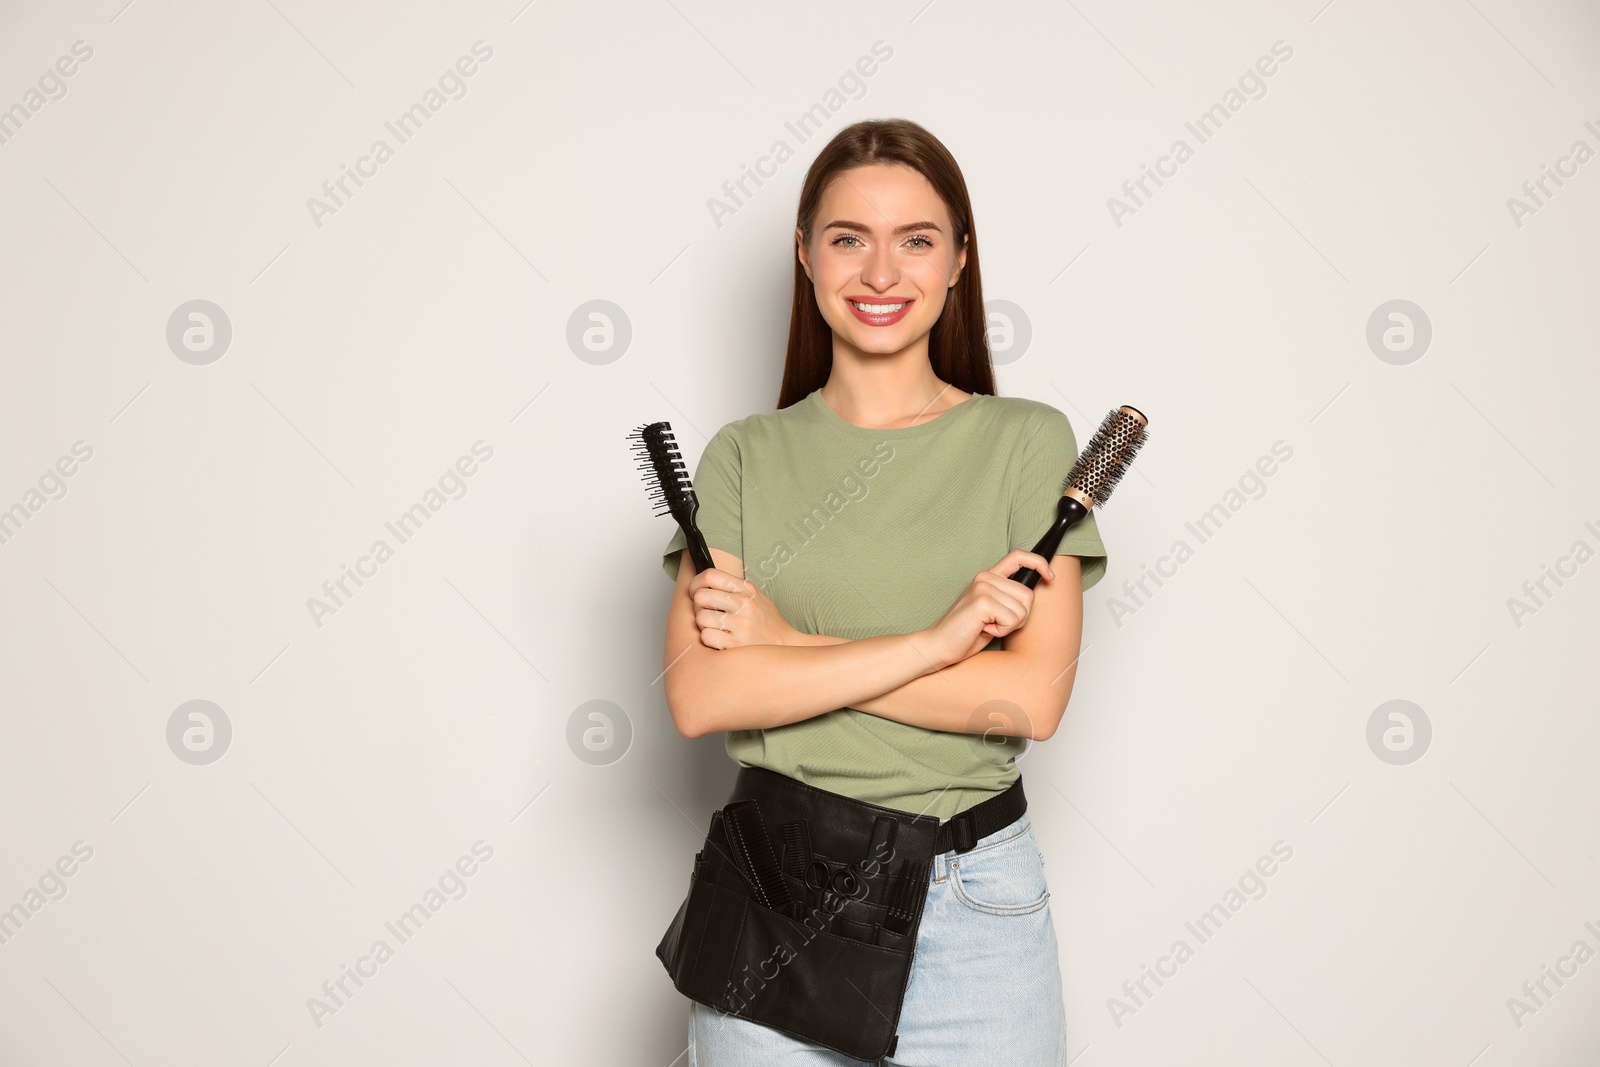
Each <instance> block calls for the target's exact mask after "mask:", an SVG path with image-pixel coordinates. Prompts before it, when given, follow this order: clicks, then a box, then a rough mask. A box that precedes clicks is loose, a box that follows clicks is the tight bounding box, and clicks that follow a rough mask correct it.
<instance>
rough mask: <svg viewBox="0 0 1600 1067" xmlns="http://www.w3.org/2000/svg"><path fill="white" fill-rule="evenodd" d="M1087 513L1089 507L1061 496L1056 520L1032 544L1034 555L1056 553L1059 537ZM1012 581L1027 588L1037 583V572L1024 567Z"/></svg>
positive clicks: (1012, 577)
mask: <svg viewBox="0 0 1600 1067" xmlns="http://www.w3.org/2000/svg"><path fill="white" fill-rule="evenodd" d="M1088 514H1089V509H1088V508H1086V507H1084V506H1083V505H1082V504H1080V503H1078V502H1077V501H1076V500H1074V499H1073V498H1072V497H1070V496H1063V497H1062V498H1061V502H1060V503H1058V504H1057V505H1056V521H1055V523H1054V524H1053V525H1052V526H1051V527H1050V529H1048V530H1046V531H1045V535H1044V536H1043V537H1041V538H1039V543H1038V544H1036V545H1034V546H1033V552H1034V555H1037V556H1043V557H1044V558H1045V559H1049V558H1050V557H1052V556H1054V555H1055V554H1056V548H1057V546H1059V545H1060V544H1061V539H1062V538H1063V537H1065V536H1067V531H1068V530H1070V529H1072V528H1073V527H1074V526H1076V525H1077V524H1078V523H1080V522H1082V521H1083V519H1084V516H1086V515H1088ZM1011 580H1012V581H1013V582H1021V583H1022V584H1023V585H1025V586H1027V587H1028V588H1029V589H1032V588H1034V587H1035V586H1037V585H1038V584H1039V572H1038V571H1036V570H1034V569H1033V568H1032V567H1024V568H1022V569H1021V570H1020V571H1018V572H1017V573H1015V574H1013V575H1012V576H1011Z"/></svg>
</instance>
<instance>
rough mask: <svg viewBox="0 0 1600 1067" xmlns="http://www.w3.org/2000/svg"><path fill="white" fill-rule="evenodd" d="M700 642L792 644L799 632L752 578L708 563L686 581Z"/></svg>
mask: <svg viewBox="0 0 1600 1067" xmlns="http://www.w3.org/2000/svg"><path fill="white" fill-rule="evenodd" d="M689 596H690V599H691V600H693V601H694V621H695V625H696V626H698V627H699V628H700V643H701V644H703V645H706V646H708V647H710V648H719V649H721V648H740V647H742V646H744V645H788V644H795V643H796V641H795V640H794V639H795V638H797V637H799V636H800V632H799V631H798V630H796V629H795V628H794V627H793V626H790V625H789V620H787V619H785V618H784V617H783V614H782V613H781V612H779V611H778V606H777V605H776V604H774V603H773V602H772V601H771V600H770V599H768V598H767V595H766V594H765V593H763V592H762V591H761V590H760V588H758V587H757V586H756V585H755V583H754V582H750V581H746V580H745V579H743V578H735V577H734V576H733V575H731V574H729V573H728V572H727V571H725V570H720V569H718V568H716V567H708V568H707V569H706V570H703V571H701V572H700V573H699V574H697V575H695V576H694V578H693V579H691V580H690V582H689Z"/></svg>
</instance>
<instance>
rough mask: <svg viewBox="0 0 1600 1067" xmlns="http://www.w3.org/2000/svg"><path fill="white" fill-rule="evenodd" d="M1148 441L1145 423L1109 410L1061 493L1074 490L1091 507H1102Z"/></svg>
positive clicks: (1120, 411)
mask: <svg viewBox="0 0 1600 1067" xmlns="http://www.w3.org/2000/svg"><path fill="white" fill-rule="evenodd" d="M1149 438H1150V434H1149V431H1148V430H1147V428H1146V424H1145V423H1144V422H1142V421H1141V420H1140V419H1139V418H1138V417H1137V416H1134V415H1131V414H1129V413H1128V412H1127V411H1123V410H1121V409H1116V410H1113V411H1111V412H1110V413H1109V414H1107V415H1106V417H1105V419H1104V421H1102V422H1101V423H1100V428H1099V429H1097V430H1095V432H1094V436H1093V437H1091V438H1089V444H1088V445H1087V446H1086V447H1085V448H1084V450H1083V452H1082V453H1081V454H1080V455H1079V456H1078V461H1077V462H1076V463H1074V464H1073V465H1072V470H1071V471H1070V472H1069V473H1068V474H1067V477H1066V479H1065V480H1064V481H1062V483H1061V491H1062V492H1063V493H1065V492H1066V491H1067V490H1069V489H1076V490H1078V491H1079V492H1081V493H1083V494H1084V495H1085V496H1087V497H1089V499H1090V500H1091V501H1092V504H1093V506H1095V507H1099V506H1101V505H1103V504H1104V503H1105V502H1106V501H1107V500H1109V499H1111V491H1112V490H1113V489H1115V488H1116V486H1117V483H1118V482H1120V481H1121V480H1122V476H1123V475H1124V474H1126V473H1128V466H1129V465H1130V464H1131V463H1132V462H1133V457H1134V454H1135V453H1136V452H1138V451H1139V449H1140V448H1142V447H1144V443H1145V442H1146V441H1147V440H1149Z"/></svg>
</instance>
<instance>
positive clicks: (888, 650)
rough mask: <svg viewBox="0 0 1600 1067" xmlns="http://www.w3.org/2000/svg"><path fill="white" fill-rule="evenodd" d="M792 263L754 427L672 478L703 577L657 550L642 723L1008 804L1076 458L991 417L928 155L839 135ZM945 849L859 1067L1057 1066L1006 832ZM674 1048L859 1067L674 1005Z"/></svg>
mask: <svg viewBox="0 0 1600 1067" xmlns="http://www.w3.org/2000/svg"><path fill="white" fill-rule="evenodd" d="M795 245H796V266H795V285H794V300H793V306H792V312H791V319H790V329H789V343H788V354H787V359H786V362H785V365H784V372H783V386H782V392H781V395H780V397H779V400H778V407H777V410H776V411H773V412H771V413H763V414H756V415H752V416H750V417H748V418H745V419H741V420H739V421H737V422H733V423H729V424H728V425H726V426H724V427H722V429H720V430H719V431H718V432H717V433H716V435H715V436H714V437H713V438H712V439H711V441H710V442H709V443H708V444H707V446H706V449H705V451H704V453H703V454H702V457H701V460H700V463H699V466H698V468H697V471H696V475H695V480H694V485H695V491H696V494H697V496H698V498H699V501H700V511H699V525H700V529H701V531H702V533H703V534H704V535H705V538H706V541H707V544H708V545H709V546H710V549H711V555H712V559H713V560H714V562H715V564H716V565H715V567H713V568H711V569H709V570H706V571H705V572H703V573H700V574H696V573H695V571H694V565H693V563H692V562H691V561H690V559H689V553H688V552H687V550H686V549H685V544H686V542H685V538H684V536H683V533H682V531H679V532H678V533H677V534H676V535H675V537H674V538H673V540H672V542H670V543H669V544H668V545H667V548H666V550H665V552H664V555H663V568H664V569H665V571H666V573H667V574H668V576H670V577H672V578H674V579H675V580H676V582H677V586H676V590H675V592H674V595H673V597H672V602H671V608H670V610H669V613H668V618H667V626H666V645H665V665H666V667H667V670H666V674H665V676H664V684H665V690H666V698H667V704H668V707H669V709H670V711H671V714H672V717H673V721H674V723H675V724H676V726H677V728H678V730H679V731H680V732H681V733H682V734H684V735H685V736H687V737H699V736H702V735H705V734H709V733H724V732H725V733H726V740H725V743H726V747H727V751H728V754H729V755H730V756H731V757H732V758H733V759H734V760H735V761H737V762H738V763H739V764H740V765H741V767H760V768H766V769H768V770H770V771H775V772H777V773H778V774H781V775H785V776H787V777H788V778H791V779H795V780H798V781H800V782H803V783H806V784H807V785H809V786H812V787H815V788H816V789H820V790H826V791H828V792H830V793H834V794H839V795H842V796H845V797H849V798H853V799H854V800H857V801H864V802H869V803H871V804H875V805H880V806H881V807H884V808H890V809H895V810H896V811H899V812H907V813H915V814H918V815H934V816H937V817H938V818H939V819H940V820H950V819H952V817H953V816H956V815H957V814H958V813H961V812H963V811H967V810H968V809H973V808H974V807H975V805H978V804H979V803H981V802H983V801H986V800H989V799H990V798H994V797H996V796H998V795H999V794H1001V793H1006V792H1007V791H1008V790H1009V791H1010V793H1011V794H1017V793H1020V788H1019V789H1010V787H1011V786H1013V784H1014V783H1015V784H1017V785H1018V786H1019V787H1020V783H1018V782H1017V779H1018V778H1019V776H1020V771H1019V769H1018V766H1017V763H1016V759H1017V757H1018V756H1019V755H1021V754H1022V753H1024V752H1025V751H1026V750H1027V747H1028V744H1029V743H1030V741H1038V740H1044V739H1047V738H1049V737H1050V736H1051V735H1052V734H1053V733H1054V732H1055V730H1056V727H1057V725H1058V724H1059V723H1060V721H1061V718H1062V715H1063V713H1064V711H1065V709H1066V706H1067V702H1068V699H1069V697H1070V696H1071V693H1072V686H1073V680H1074V678H1075V676H1076V663H1077V658H1078V652H1079V643H1080V636H1081V626H1082V615H1083V590H1084V589H1087V588H1088V587H1089V586H1090V585H1092V584H1093V583H1094V582H1095V581H1097V580H1098V579H1099V578H1100V577H1101V575H1103V574H1104V572H1105V563H1106V552H1105V548H1104V546H1103V545H1102V544H1101V541H1100V536H1099V531H1098V528H1097V526H1096V524H1095V521H1094V516H1093V514H1092V513H1091V515H1090V516H1089V517H1088V518H1086V519H1084V520H1083V521H1082V522H1080V523H1079V524H1078V525H1077V526H1075V527H1074V528H1073V529H1072V530H1070V531H1069V532H1068V535H1067V537H1066V538H1065V540H1064V541H1063V542H1062V544H1061V547H1060V548H1059V549H1058V551H1057V554H1056V556H1055V557H1054V559H1051V560H1046V559H1043V558H1041V557H1040V556H1037V555H1035V554H1033V553H1032V552H1029V551H1026V550H1023V549H1020V548H1017V547H1015V546H1017V545H1031V544H1033V543H1034V542H1035V541H1036V540H1037V539H1038V537H1039V535H1040V534H1042V533H1043V532H1044V531H1045V530H1046V529H1047V528H1048V527H1049V525H1050V522H1051V521H1052V519H1053V517H1054V515H1055V505H1056V501H1057V500H1058V499H1059V497H1060V495H1061V483H1062V479H1063V478H1064V477H1065V475H1066V473H1067V471H1068V470H1069V469H1070V468H1071V466H1072V463H1073V461H1074V459H1075V458H1076V455H1077V446H1076V441H1075V439H1074V436H1073V433H1072V429H1071V427H1070V425H1069V424H1068V422H1067V419H1066V416H1064V415H1063V414H1062V413H1061V412H1060V411H1058V410H1057V409H1055V408H1054V407H1052V406H1050V405H1048V404H1044V403H1041V402H1038V401H1034V400H1029V399H1024V398H1016V397H1011V398H1002V397H999V396H996V395H995V390H994V374H993V368H992V365H991V362H990V357H989V349H988V341H987V333H986V326H987V324H986V321H985V316H984V312H983V296H982V291H981V286H980V281H979V272H978V246H977V236H976V233H975V231H974V227H973V217H972V207H971V203H970V201H969V199H968V195H967V189H966V184H965V181H964V180H963V178H962V176H961V172H960V169H959V168H958V167H957V165H956V163H955V160H954V159H953V158H952V157H951V155H950V153H949V152H948V151H947V150H946V148H945V147H944V145H943V144H941V143H940V142H939V141H938V139H937V138H935V137H934V136H933V135H932V134H930V133H929V132H928V131H926V130H925V129H923V128H922V127H921V126H919V125H917V124H915V123H913V122H909V121H904V120H890V121H868V122H860V123H856V124H855V125H853V126H850V127H848V128H846V129H844V130H842V131H840V133H839V134H838V135H837V136H835V137H834V138H833V140H832V141H831V142H830V143H829V144H828V145H827V147H825V148H824V149H823V150H822V152H821V154H820V155H819V156H818V157H817V159H816V160H815V162H814V163H813V164H812V166H811V168H810V170H809V171H808V173H807V175H806V178H805V182H804V185H803V187H802V189H801V195H800V203H799V210H798V213H797V225H796V227H795ZM1024 567H1031V568H1033V569H1034V570H1036V571H1038V572H1039V573H1040V576H1041V580H1040V583H1039V585H1038V587H1037V588H1036V589H1029V588H1028V587H1027V586H1025V585H1023V584H1021V583H1020V582H1015V581H1012V580H1011V579H1010V577H1009V576H1010V575H1011V574H1013V573H1015V572H1016V571H1018V570H1020V569H1021V568H1024ZM980 653H981V654H980ZM966 843H967V844H968V845H969V846H970V847H968V848H966V849H963V850H961V851H959V852H957V851H955V850H951V851H947V852H944V853H942V854H939V855H935V856H934V857H933V861H932V867H931V871H930V873H929V879H928V887H927V895H926V898H925V904H924V907H923V910H922V918H921V922H920V926H919V927H918V929H917V932H916V939H915V942H914V945H915V948H914V956H913V961H912V965H911V971H910V978H909V982H908V984H907V985H906V987H905V989H904V994H903V1002H902V1009H901V1013H900V1016H899V1020H898V1036H897V1038H896V1044H895V1047H894V1051H893V1054H892V1056H891V1057H890V1058H887V1059H883V1060H881V1061H880V1062H882V1063H884V1064H906V1065H910V1064H917V1065H924V1067H926V1065H954V1064H964V1063H986V1064H1017V1065H1038V1067H1060V1065H1063V1064H1065V1062H1066V1034H1065V1021H1064V1009H1063V1004H1062V981H1061V972H1060V967H1059V962H1058V958H1057V942H1056V935H1055V929H1054V924H1053V920H1052V917H1051V914H1050V908H1049V896H1050V893H1049V889H1048V886H1047V884H1046V881H1045V874H1044V868H1043V863H1044V859H1043V856H1042V855H1041V853H1040V851H1039V848H1038V846H1037V844H1036V842H1035V840H1034V836H1033V832H1032V826H1031V823H1030V821H1029V816H1028V814H1027V813H1026V811H1023V813H1022V814H1021V816H1020V817H1018V818H1016V819H1015V820H1014V821H1012V822H1011V823H1010V824H1009V825H1006V826H1004V827H1002V828H1000V829H998V830H993V831H992V832H990V833H987V834H985V835H984V836H982V837H980V838H978V839H976V840H975V841H972V842H966ZM846 977H847V976H846ZM689 1037H690V1050H689V1062H690V1067H725V1065H739V1067H749V1065H752V1064H760V1063H765V1062H768V1060H769V1058H774V1059H775V1058H778V1057H782V1058H783V1062H784V1063H796V1064H799V1063H805V1064H817V1065H822V1064H838V1065H841V1067H843V1065H848V1064H856V1063H859V1062H861V1061H859V1060H855V1059H852V1058H849V1057H847V1056H845V1055H843V1054H842V1053H840V1052H836V1051H833V1050H832V1049H829V1048H824V1047H822V1046H820V1045H814V1044H810V1043H808V1042H806V1041H804V1040H802V1039H800V1038H798V1037H795V1036H794V1035H793V1034H790V1033H785V1032H783V1031H781V1030H778V1029H775V1028H773V1027H768V1026H763V1025H761V1024H759V1023H756V1022H753V1021H751V1020H750V1019H747V1018H742V1017H740V1016H739V1015H735V1014H730V1013H728V1012H724V1011H718V1010H717V1009H714V1008H712V1007H709V1006H708V1005H706V1004H703V1003H700V1002H698V1001H696V1002H695V1003H693V1005H692V1007H691V1016H690V1024H689Z"/></svg>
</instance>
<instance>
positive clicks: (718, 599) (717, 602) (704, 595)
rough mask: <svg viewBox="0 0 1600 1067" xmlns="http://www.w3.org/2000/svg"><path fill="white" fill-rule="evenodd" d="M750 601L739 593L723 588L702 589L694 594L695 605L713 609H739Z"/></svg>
mask: <svg viewBox="0 0 1600 1067" xmlns="http://www.w3.org/2000/svg"><path fill="white" fill-rule="evenodd" d="M748 603H749V601H748V600H745V599H743V598H741V597H740V596H739V595H738V594H737V593H728V592H724V591H723V590H721V589H702V590H700V591H699V592H698V593H696V594H695V595H694V605H695V607H697V608H709V609H711V610H713V611H738V610H739V609H741V608H743V607H744V606H745V605H746V604H748Z"/></svg>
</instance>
